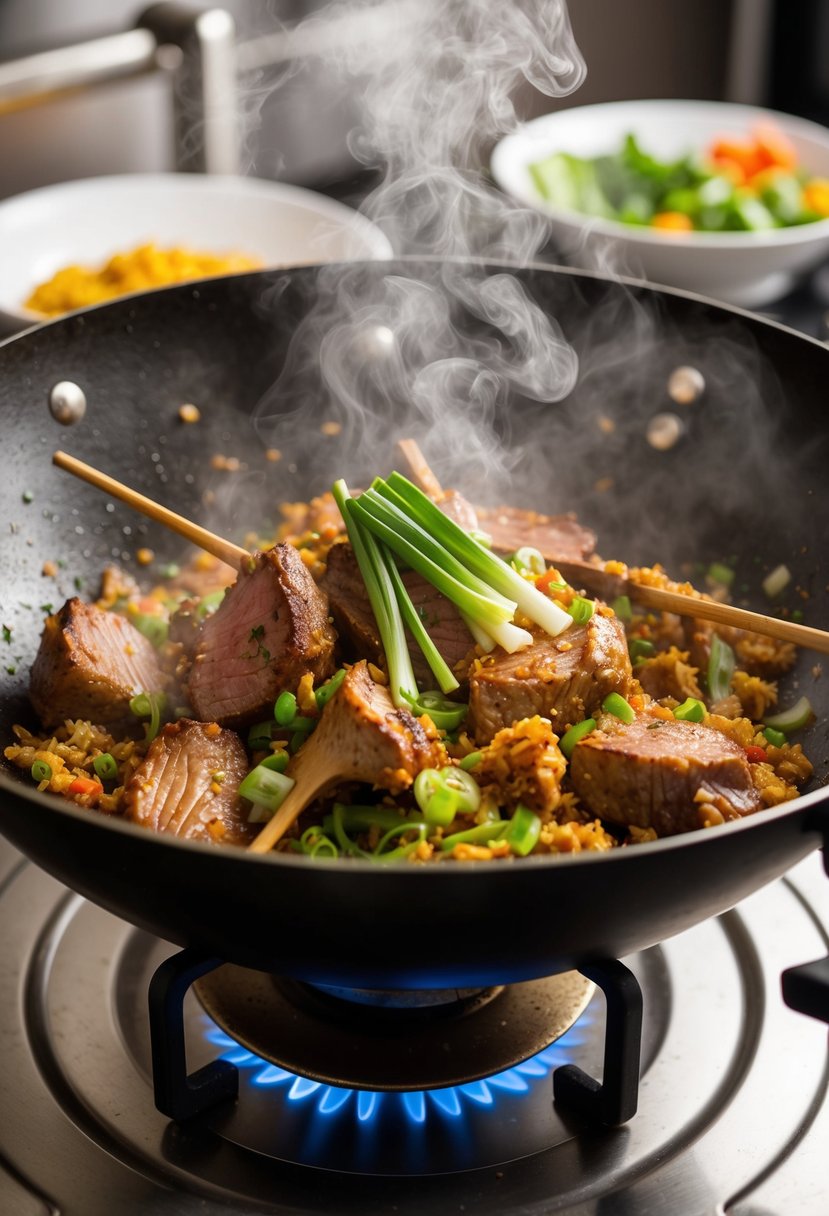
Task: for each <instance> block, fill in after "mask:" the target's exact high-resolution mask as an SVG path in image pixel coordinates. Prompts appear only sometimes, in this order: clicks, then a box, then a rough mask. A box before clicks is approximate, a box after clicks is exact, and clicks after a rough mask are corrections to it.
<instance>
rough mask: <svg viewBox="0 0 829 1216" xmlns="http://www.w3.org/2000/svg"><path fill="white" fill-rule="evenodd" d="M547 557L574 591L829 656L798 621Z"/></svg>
mask: <svg viewBox="0 0 829 1216" xmlns="http://www.w3.org/2000/svg"><path fill="white" fill-rule="evenodd" d="M397 448H398V451H399V452H400V454H401V455H402V456H403V458H404V460H405V461H406V462H407V464H408V465H409V468H410V470H411V473H412V479H413V480H414V481H416V482H417V483H418V485H419V486H420V488H421V489H422V490H423V492H424V494H428V495H429V497H430V498H434V499H435V501H436V502H439V501H440V499H441V498H443V497H444V494H445V491H444V490H443V488H442V487H441V485H440V482H439V481H438V479H437V478H436V477H435V475H434V473H433V472H432V470H431V469H430V468H429V465H428V464H427V463H426V459H425V457H424V455H423V453H422V452H421V450H420V448H419V447H418V445H417V443H416V442H415V441H414V439H401V440H400V442H399V443H398V445H397ZM428 486H432V487H433V488H434V487H436V488H437V494H435V493H434V492H433V490H431V489H429V488H427V487H428ZM544 557H545V558H546V560H547V561H549V562H551V563H552V565H554V566H555V567H556V569H557V570H559V571H560V572H561V574H562V576H563V577H564V578H565V579H566V580H567V581H568V583H570V585H571V586H572V587H582V588H584V590H585V591H591V592H592V593H593V594H594V595H598V596H601V598H602V599H605V600H611V599H615V598H616V597H617V596H619V595H627V596H628V597H629V598H630V599H632V600H635V601H636V603H637V604H641V605H642V607H643V608H653V609H654V610H655V611H656V612H673V613H675V614H676V615H677V616H688V617H693V618H694V619H696V620H702V621H714V622H715V623H716V624H719V625H730V626H731V627H732V628H734V629H745V630H747V631H748V632H750V633H759V634H761V635H762V636H763V637H768V638H775V639H776V640H778V641H780V642H793V643H794V644H795V645H796V646H802V647H803V648H804V649H806V650H816V651H818V652H819V653H820V654H829V633H827V632H826V631H825V630H823V629H814V628H813V627H812V626H811V625H798V624H797V623H796V622H795V621H785V620H781V619H780V618H779V617H775V616H765V615H764V613H762V612H750V611H749V610H748V609H747V608H738V607H736V606H735V605H734V604H722V603H720V602H719V601H718V600H712V599H697V598H696V596H691V595H682V594H681V593H680V592H678V591H668V590H665V589H664V588H662V587H645V586H642V584H641V583H637V582H635V581H634V580H633V579H630V578H625V577H623V576H621V575H618V574H610V573H608V572H607V571H606V570H603V569H602V567H601V566H593V565H591V564H590V563H589V562H578V561H567V560H564V559H558V558H556V556H555V554H551V553H545V554H544Z"/></svg>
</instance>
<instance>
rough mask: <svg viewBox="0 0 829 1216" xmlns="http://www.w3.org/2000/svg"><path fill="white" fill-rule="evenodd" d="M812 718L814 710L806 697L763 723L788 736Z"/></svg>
mask: <svg viewBox="0 0 829 1216" xmlns="http://www.w3.org/2000/svg"><path fill="white" fill-rule="evenodd" d="M813 716H814V710H813V709H812V703H811V701H810V700H809V698H808V697H801V698H800V700H799V701H795V703H794V705H792V706H790V708H789V709H784V710H783V712H782V713H779V714H772V716H771V717H769V718H764V719H763V722H764V723H765V725H766V726H771V727H772V729H773V730H780V731H782V732H783V734H784V735H790V734H791V733H792V731H795V730H800V729H801V728H802V727H804V726H805V725H806V723H807V722H809V721H810V719H811V718H812V717H813Z"/></svg>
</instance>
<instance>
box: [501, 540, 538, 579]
mask: <svg viewBox="0 0 829 1216" xmlns="http://www.w3.org/2000/svg"><path fill="white" fill-rule="evenodd" d="M509 562H510V565H511V566H514V567H515V569H516V570H517V571H518V572H519V574H520V573H523V572H524V571H527V572H528V573H529V574H534V575H535V576H536V577H540V576H541V575H542V574H545V573H546V571H547V563H546V562H545V560H544V554H543V553H541V552H540V551H539V550H538V549H533V548H532V546H531V545H523V546H522V547H521V548H520V549H516V550H515V552H514V553H513V555H512V557H511V558H509Z"/></svg>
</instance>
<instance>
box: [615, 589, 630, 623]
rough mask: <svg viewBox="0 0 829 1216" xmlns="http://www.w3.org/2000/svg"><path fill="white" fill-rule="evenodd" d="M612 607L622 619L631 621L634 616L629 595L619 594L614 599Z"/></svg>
mask: <svg viewBox="0 0 829 1216" xmlns="http://www.w3.org/2000/svg"><path fill="white" fill-rule="evenodd" d="M610 607H611V608H612V609H613V611H614V612H615V613H616V616H618V618H619V620H620V621H629V620H631V619H632V618H633V609H632V608H631V606H630V596H629V595H617V596H616V599H615V600H613V601H612V603H611V605H610Z"/></svg>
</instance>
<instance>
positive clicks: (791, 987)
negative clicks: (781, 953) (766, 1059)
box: [781, 806, 829, 1022]
mask: <svg viewBox="0 0 829 1216" xmlns="http://www.w3.org/2000/svg"><path fill="white" fill-rule="evenodd" d="M805 826H806V830H807V831H810V832H814V831H818V832H820V833H822V835H823V868H824V870H825V872H826V874H827V876H829V807H825V806H821V807H816V808H815V810H814V811H812V813H811V814H810V815H809V816H808V817H807V820H806V825H805ZM781 987H782V990H783V1000H784V1001H785V1002H786V1004H787V1005H788V1006H789V1008H790V1009H794V1010H795V1011H796V1012H797V1013H805V1014H806V1016H807V1017H810V1018H817V1019H818V1020H819V1021H821V1022H829V956H827V957H826V958H819V959H815V961H814V962H813V963H801V965H800V966H799V967H789V968H788V970H786V971H784V972H783V975H782V976H781Z"/></svg>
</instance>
